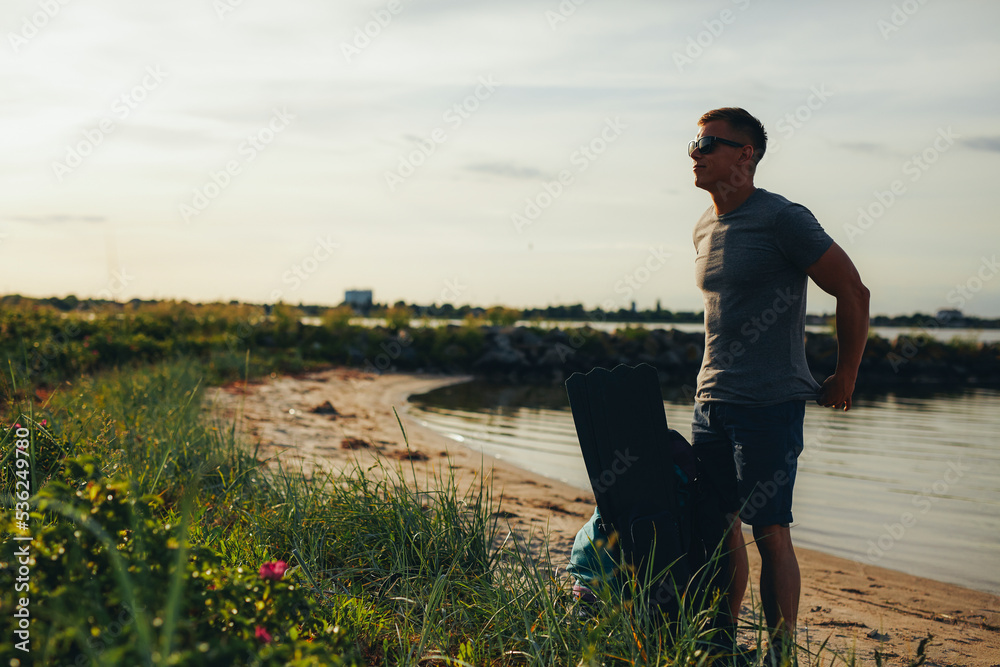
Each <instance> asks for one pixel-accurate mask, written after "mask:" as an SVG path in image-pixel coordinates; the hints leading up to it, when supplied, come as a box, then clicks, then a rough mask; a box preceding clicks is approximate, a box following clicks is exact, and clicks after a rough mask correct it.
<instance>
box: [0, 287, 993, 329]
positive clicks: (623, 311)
mask: <svg viewBox="0 0 1000 667" xmlns="http://www.w3.org/2000/svg"><path fill="white" fill-rule="evenodd" d="M22 303H23V304H26V305H30V304H35V305H39V306H48V307H51V308H54V309H55V310H58V311H60V312H70V311H80V310H82V311H88V310H91V309H94V308H102V309H104V308H125V307H126V306H128V307H130V308H133V309H135V308H139V307H142V306H153V305H157V304H160V303H166V304H171V303H180V304H182V305H190V306H223V305H228V306H251V307H260V308H263V309H265V311H266V312H269V311H270V308H271V307H272V306H271V305H268V304H249V303H242V302H239V301H230V302H229V303H227V304H222V303H215V304H190V303H189V302H187V301H179V302H178V301H159V300H142V299H133V300H131V301H128V302H125V303H120V302H115V301H108V300H105V299H78V298H77V297H75V296H73V295H70V296H67V297H62V298H60V297H47V298H42V299H35V298H29V297H22V296H20V295H17V294H13V295H7V296H2V297H0V306H12V305H17V304H22ZM294 308H295V309H296V310H297V311H298V312H299V313H301V315H302V316H303V317H321V316H323V314H324V313H326V312H329V311H330V310H332V309H335V308H340V309H343V308H347V305H346V304H343V303H342V304H340V305H339V306H336V307H333V308H332V307H330V306H321V305H308V304H302V303H300V304H299V305H297V306H294ZM354 312H355V314H357V315H365V316H369V317H391V316H393V315H398V314H400V313H405V314H408V315H409V316H410V317H413V318H429V319H444V320H465V319H475V320H483V321H485V322H488V323H490V324H499V325H510V324H514V323H515V322H521V321H531V320H539V321H547V320H551V321H570V322H589V323H596V322H636V323H641V322H653V323H664V324H701V323H702V322H704V319H705V317H704V312H703V311H697V312H695V311H690V310H680V311H672V310H669V309H666V308H661V307H660V305H659V303H657V306H656V307H655V308H650V309H646V310H638V309H632V308H620V309H618V310H613V311H612V310H609V311H605V310H602V309H600V308H593V309H588V308H586V307H585V306H584V305H583V304H570V305H562V306H547V307H545V308H520V309H519V308H509V307H507V306H490V307H483V306H472V305H468V304H465V305H460V306H456V305H453V304H450V303H444V304H440V305H439V304H431V305H421V304H409V303H406V302H405V301H396V302H395V303H393V304H391V305H390V304H381V303H375V304H372V306H371V307H370V308H367V309H365V310H364V311H357V310H355V311H354ZM807 323H808V324H813V325H830V326H833V323H834V316H833V314H823V315H808V316H807ZM871 326H873V327H903V328H940V327H947V328H968V329H1000V317H998V318H983V317H976V316H974V315H965V314H962V313H960V312H959V311H953V310H952V311H939V312H938V313H936V314H934V315H931V314H926V313H914V314H912V315H873V316H872V318H871Z"/></svg>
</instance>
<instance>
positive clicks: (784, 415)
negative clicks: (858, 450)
mask: <svg viewBox="0 0 1000 667" xmlns="http://www.w3.org/2000/svg"><path fill="white" fill-rule="evenodd" d="M805 409H806V402H805V401H803V400H795V401H788V402H786V403H779V404H777V405H768V406H764V407H759V406H752V405H739V404H736V403H721V402H708V403H695V407H694V419H693V421H692V424H691V444H692V445H693V446H694V452H695V456H696V457H697V459H698V469H699V474H701V475H703V476H704V478H705V479H706V480H707V481H708V483H709V485H710V488H711V489H713V490H714V491H715V492H716V493H718V496H719V498H720V502H721V504H722V507H723V509H724V510H725V511H726V512H731V513H734V514H735V513H736V512H739V515H740V519H741V520H742V521H743V522H744V523H748V524H750V525H751V526H773V525H788V524H790V523H791V522H792V487H794V486H795V471H796V462H797V461H798V457H799V454H800V453H801V452H802V421H803V419H804V417H805Z"/></svg>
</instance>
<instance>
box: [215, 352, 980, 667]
mask: <svg viewBox="0 0 1000 667" xmlns="http://www.w3.org/2000/svg"><path fill="white" fill-rule="evenodd" d="M463 379H464V378H461V377H455V376H448V377H445V376H429V375H412V374H383V375H373V374H368V373H362V372H360V371H357V370H353V369H332V370H328V371H324V372H320V373H314V374H309V375H304V376H299V377H287V376H281V377H272V378H270V379H269V380H266V381H263V382H251V383H250V384H249V385H248V386H245V387H244V385H243V384H242V383H238V384H233V385H229V386H227V387H223V388H216V389H212V390H211V391H210V392H209V395H208V399H207V400H208V402H209V404H210V405H212V406H213V407H214V409H215V411H216V414H217V415H218V416H219V417H220V418H222V419H224V420H232V419H237V420H238V427H239V429H240V430H241V432H243V433H244V435H245V440H246V441H247V442H249V443H251V444H257V443H259V446H260V449H259V456H260V457H261V458H268V457H275V458H276V460H280V461H281V462H282V464H283V465H285V466H289V467H292V468H296V469H297V468H298V467H299V466H301V467H303V468H304V469H305V470H306V471H315V470H317V469H327V470H340V469H344V468H345V467H348V466H349V465H350V464H351V463H352V462H353V461H358V462H360V463H361V464H363V465H364V464H368V465H370V464H372V463H374V462H376V461H378V460H381V461H382V462H384V463H385V462H387V463H388V464H389V465H391V466H395V465H397V464H398V465H404V464H405V472H406V473H407V475H409V474H411V473H410V465H411V464H412V465H413V470H415V471H416V474H417V477H418V479H423V478H429V477H430V476H432V475H433V474H435V473H436V472H437V471H440V470H441V469H442V468H445V467H447V466H450V470H451V471H452V472H453V473H454V474H455V477H456V479H457V480H458V482H459V485H460V488H462V489H465V488H466V487H467V485H469V484H477V485H478V481H479V476H480V475H487V476H488V479H489V481H490V482H491V483H492V486H493V490H494V497H495V498H500V499H501V507H500V508H499V509H498V511H499V512H501V514H500V516H501V517H502V520H503V521H505V522H506V523H507V524H509V527H510V529H511V530H515V531H519V532H524V531H529V532H531V533H533V534H534V535H535V536H536V537H540V536H542V535H545V536H546V537H547V538H548V541H549V553H550V555H551V558H552V564H553V565H554V566H557V567H560V568H561V567H562V566H563V565H564V564H565V562H566V560H567V559H568V556H569V551H570V547H571V545H572V541H573V537H574V536H575V535H576V532H577V530H578V529H579V527H580V526H581V525H582V523H583V522H584V521H585V520H586V519H587V518H588V517H589V516H590V514H591V512H592V510H593V502H594V499H593V496H592V495H591V494H590V493H585V492H581V491H580V490H579V489H576V488H574V487H571V486H568V485H565V484H561V483H559V482H556V481H553V480H551V479H548V478H545V477H542V476H540V475H535V474H533V473H531V472H528V471H525V470H522V469H519V468H515V467H513V466H511V465H510V464H508V463H506V462H502V461H498V460H495V459H492V458H490V457H488V456H486V455H483V454H481V453H479V452H476V451H473V450H471V449H469V448H466V447H464V446H462V445H461V444H459V443H458V442H455V441H453V440H451V439H449V438H447V437H444V436H442V435H440V434H438V433H436V432H434V431H431V430H430V429H428V428H426V427H423V426H421V425H420V423H419V422H418V421H417V420H416V419H414V418H413V417H411V416H410V415H409V414H408V411H407V397H408V396H411V395H413V394H419V393H423V392H426V391H430V390H431V389H434V388H436V387H440V386H443V385H447V384H452V383H455V382H459V381H462V380H463ZM393 408H395V410H396V412H397V413H398V415H399V417H400V419H401V421H402V424H403V426H404V428H405V430H406V435H407V439H408V442H409V446H408V447H407V445H406V443H405V442H404V439H403V435H402V431H401V429H400V424H399V422H398V421H397V418H396V415H395V414H394V412H393ZM750 552H751V568H752V569H753V570H754V573H753V575H752V584H751V585H752V586H755V582H756V578H757V576H758V575H757V573H758V572H759V560H757V559H756V558H755V556H756V552H755V550H754V549H753V548H751V549H750ZM797 553H798V558H799V564H800V567H801V570H802V598H801V604H800V614H799V640H800V643H802V642H805V640H806V638H807V637H808V640H809V643H810V645H812V646H813V647H816V646H818V645H819V644H821V643H822V642H823V641H825V640H827V639H828V638H829V643H828V647H832V648H833V649H834V650H835V651H837V652H841V653H846V651H847V650H848V649H851V648H853V649H854V651H855V653H856V655H857V656H858V657H859V658H860V659H861V660H860V662H859V664H872V665H874V664H875V661H874V657H873V656H874V652H875V651H876V650H877V651H879V652H880V653H881V654H882V655H883V656H884V657H885V658H887V660H886V663H885V664H891V665H900V664H907V663H906V660H905V659H906V658H908V657H911V656H913V654H914V652H915V651H916V647H917V644H918V642H919V641H920V640H921V639H922V638H924V637H926V636H927V635H928V634H931V635H933V639H932V640H931V642H930V644H929V647H928V650H927V655H928V660H927V662H926V663H925V664H927V665H939V666H944V665H956V666H958V665H961V666H963V667H980V666H981V667H1000V597H998V596H995V595H990V594H988V593H982V592H979V591H974V590H970V589H967V588H962V587H958V586H954V585H950V584H944V583H940V582H937V581H932V580H929V579H923V578H920V577H915V576H911V575H908V574H904V573H900V572H896V571H893V570H887V569H884V568H879V567H874V566H870V565H866V564H862V563H859V562H855V561H852V560H848V559H843V558H837V557H834V556H829V555H826V554H823V553H819V552H816V551H810V550H806V549H798V550H797ZM956 557H957V558H960V557H961V555H960V554H956ZM749 599H750V595H749V594H748V596H747V600H748V601H749ZM744 613H749V608H748V607H745V609H744ZM828 662H829V658H827V660H824V663H828Z"/></svg>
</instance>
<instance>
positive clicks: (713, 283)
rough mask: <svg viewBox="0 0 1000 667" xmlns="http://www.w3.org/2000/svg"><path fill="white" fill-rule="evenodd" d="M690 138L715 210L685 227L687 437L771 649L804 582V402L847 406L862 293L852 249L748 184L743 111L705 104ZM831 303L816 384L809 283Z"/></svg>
mask: <svg viewBox="0 0 1000 667" xmlns="http://www.w3.org/2000/svg"><path fill="white" fill-rule="evenodd" d="M698 125H699V132H698V134H697V137H696V139H695V141H692V142H691V143H690V144H689V146H688V155H689V156H690V157H691V159H692V160H693V162H694V164H693V171H694V183H695V186H697V187H699V188H701V189H703V190H706V191H707V192H708V193H709V195H710V196H711V198H712V206H711V207H710V208H709V209H708V210H707V211H706V212H705V214H704V215H703V216H702V217H701V219H700V220H699V221H698V223H697V225H696V226H695V229H694V245H695V249H696V251H697V257H696V259H695V275H696V282H697V285H698V287H699V288H700V289H701V290H702V292H703V295H704V299H705V356H704V359H703V361H702V367H701V371H700V373H699V375H698V389H697V394H696V397H695V398H696V405H695V412H694V420H693V425H692V436H693V441H692V445H693V446H694V449H695V453H696V456H697V457H698V462H699V465H700V466H701V469H702V471H703V474H704V475H706V476H707V478H708V480H709V482H710V483H711V484H712V487H713V488H714V490H715V491H716V492H717V493H718V494H719V495H720V497H721V499H722V502H723V505H724V508H725V510H726V511H727V512H730V513H731V514H729V515H728V516H729V517H730V518H731V521H732V524H731V528H730V531H729V533H728V535H727V538H726V540H727V546H728V548H729V550H730V552H731V553H732V557H731V558H730V563H731V576H732V579H731V584H730V588H729V593H728V603H729V608H730V611H731V613H732V615H733V618H734V619H735V618H736V617H737V616H738V614H739V610H740V606H741V603H742V599H743V594H744V592H745V590H746V585H747V579H748V577H749V566H748V563H747V556H746V546H745V544H744V542H743V535H742V532H741V527H742V523H743V522H746V523H748V524H750V525H751V526H752V528H753V535H754V539H755V542H756V544H757V549H758V550H759V552H760V556H761V563H762V566H761V575H760V596H761V602H762V604H763V607H764V614H765V618H766V621H767V624H768V627H769V630H770V633H771V646H772V652H780V651H782V650H785V651H788V650H790V649H791V647H793V646H794V636H795V624H796V620H797V616H798V603H799V589H800V577H799V568H798V562H797V560H796V558H795V552H794V550H793V548H792V541H791V535H790V532H789V524H790V523H791V521H792V512H791V506H792V487H793V485H794V482H795V471H796V459H797V457H798V455H799V452H800V451H801V450H802V422H803V414H804V410H805V402H806V401H807V400H816V401H817V403H819V404H820V405H823V406H826V407H831V408H836V409H843V410H849V409H850V408H851V395H852V393H853V391H854V383H855V379H856V378H857V373H858V366H859V364H860V363H861V356H862V353H863V352H864V347H865V341H866V340H867V335H868V300H869V293H868V289H867V288H866V287H865V286H864V284H862V282H861V278H860V276H859V275H858V271H857V269H855V267H854V264H853V263H852V262H851V260H850V258H849V257H848V256H847V254H846V253H845V252H844V251H843V249H841V248H840V246H838V245H837V244H836V243H835V242H834V241H833V239H831V238H830V236H829V235H827V233H826V232H825V231H823V228H822V227H821V226H820V225H819V223H818V222H817V221H816V219H815V218H814V217H813V215H812V214H811V213H810V212H809V211H808V210H807V209H806V208H804V207H802V206H800V205H798V204H793V203H792V202H789V201H788V200H787V199H785V198H783V197H780V196H778V195H775V194H773V193H770V192H767V191H765V190H762V189H758V188H757V187H755V186H754V174H755V172H756V169H757V165H758V164H759V163H760V160H761V158H762V157H763V156H764V152H765V150H766V147H767V134H766V132H765V131H764V127H763V126H762V125H761V123H760V121H758V120H757V119H756V118H754V117H753V116H751V115H750V114H749V113H747V112H746V111H745V110H743V109H738V108H724V109H716V110H714V111H709V112H708V113H706V114H705V115H703V116H702V117H701V119H700V120H699V121H698ZM808 278H812V280H813V282H815V283H816V284H817V285H818V286H819V287H820V288H821V289H823V290H824V291H825V292H828V293H829V294H832V295H833V296H834V297H836V299H837V309H836V321H837V339H838V357H837V367H836V371H835V372H834V374H833V375H831V376H830V377H829V378H827V379H826V381H825V382H823V384H822V385H820V384H819V383H817V382H816V381H815V380H814V379H813V377H812V375H811V374H810V372H809V368H808V367H807V365H806V358H805V344H804V331H805V310H806V286H807V284H808Z"/></svg>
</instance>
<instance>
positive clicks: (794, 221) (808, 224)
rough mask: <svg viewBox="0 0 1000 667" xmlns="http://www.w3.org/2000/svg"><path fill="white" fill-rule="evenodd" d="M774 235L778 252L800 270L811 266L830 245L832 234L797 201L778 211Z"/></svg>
mask: <svg viewBox="0 0 1000 667" xmlns="http://www.w3.org/2000/svg"><path fill="white" fill-rule="evenodd" d="M774 237H775V238H774V240H775V243H777V245H778V248H779V249H780V250H781V252H782V254H784V255H785V257H787V258H788V261H790V262H791V263H792V264H794V265H795V266H796V268H798V269H799V270H801V271H805V270H806V269H808V268H809V267H810V266H812V265H813V264H814V263H815V262H816V260H818V259H819V258H820V257H822V256H823V253H825V252H826V251H827V250H828V249H829V248H830V246H831V245H833V238H831V236H830V235H829V234H827V233H826V230H824V229H823V226H822V225H820V224H819V221H818V220H816V217H815V216H814V215H813V214H812V213H811V212H810V211H809V209H807V208H806V207H805V206H801V205H799V204H792V205H791V206H787V207H785V209H784V210H782V211H781V213H779V214H778V216H777V219H776V220H775V224H774Z"/></svg>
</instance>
